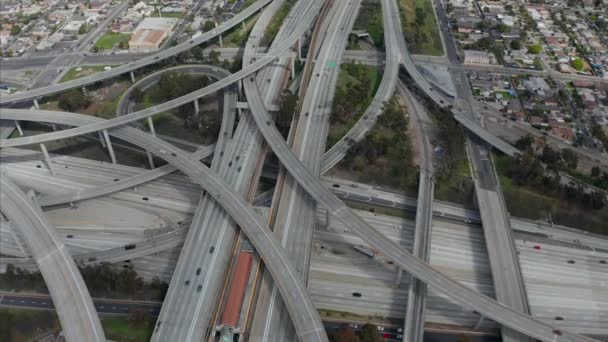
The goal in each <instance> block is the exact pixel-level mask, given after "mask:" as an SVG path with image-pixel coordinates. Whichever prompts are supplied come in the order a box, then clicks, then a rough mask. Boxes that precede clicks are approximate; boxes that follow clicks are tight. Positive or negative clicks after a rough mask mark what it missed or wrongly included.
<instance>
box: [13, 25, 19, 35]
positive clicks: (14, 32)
mask: <svg viewBox="0 0 608 342" xmlns="http://www.w3.org/2000/svg"><path fill="white" fill-rule="evenodd" d="M19 33H21V26H19V25H13V27H11V36H16V35H18V34H19Z"/></svg>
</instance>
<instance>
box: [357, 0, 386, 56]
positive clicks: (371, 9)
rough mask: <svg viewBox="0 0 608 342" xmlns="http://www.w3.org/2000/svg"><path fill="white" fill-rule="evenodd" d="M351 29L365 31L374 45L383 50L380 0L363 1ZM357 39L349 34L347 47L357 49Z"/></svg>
mask: <svg viewBox="0 0 608 342" xmlns="http://www.w3.org/2000/svg"><path fill="white" fill-rule="evenodd" d="M353 30H355V31H365V32H367V33H368V34H369V36H370V37H371V39H372V41H373V42H374V46H375V47H376V48H377V49H379V50H384V25H383V23H382V8H381V7H380V2H364V3H362V4H361V9H360V10H359V15H358V16H357V20H356V21H355V25H354V26H353ZM357 41H358V38H357V37H353V36H352V35H351V37H350V39H349V48H350V49H359V44H358V42H357Z"/></svg>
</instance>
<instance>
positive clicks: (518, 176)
mask: <svg viewBox="0 0 608 342" xmlns="http://www.w3.org/2000/svg"><path fill="white" fill-rule="evenodd" d="M559 156H560V155H559V152H556V151H554V150H551V149H547V148H546V147H545V149H544V150H543V154H542V156H541V159H543V161H544V160H550V161H551V162H553V163H557V162H559V161H558V157H559ZM506 175H507V176H508V177H509V178H510V179H511V180H512V181H513V183H514V184H516V185H520V186H526V187H529V188H531V189H534V190H535V191H538V192H541V193H543V194H547V195H550V196H553V197H555V198H560V199H563V200H566V201H569V202H571V203H576V204H579V205H580V206H582V207H583V208H584V209H594V210H598V209H601V208H603V207H604V204H605V203H604V198H605V195H604V194H603V193H601V192H598V191H586V189H585V188H584V187H583V186H582V185H581V184H575V183H573V182H571V183H569V184H562V183H561V182H560V176H559V174H558V173H557V172H555V170H550V169H545V168H544V167H543V166H542V164H541V162H540V160H539V159H537V158H536V157H534V156H533V155H531V154H528V153H525V154H520V155H517V156H515V157H509V162H508V167H507V170H506Z"/></svg>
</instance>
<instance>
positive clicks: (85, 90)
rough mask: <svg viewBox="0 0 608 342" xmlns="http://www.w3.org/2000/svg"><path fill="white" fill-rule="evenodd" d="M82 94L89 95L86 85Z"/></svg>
mask: <svg viewBox="0 0 608 342" xmlns="http://www.w3.org/2000/svg"><path fill="white" fill-rule="evenodd" d="M82 94H84V95H85V96H86V95H87V88H85V87H84V86H83V87H82Z"/></svg>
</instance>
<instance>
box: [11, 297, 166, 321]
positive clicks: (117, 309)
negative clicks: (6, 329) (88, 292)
mask: <svg viewBox="0 0 608 342" xmlns="http://www.w3.org/2000/svg"><path fill="white" fill-rule="evenodd" d="M160 304H161V303H158V302H140V301H128V300H107V299H99V298H93V305H94V306H95V310H96V311H97V313H99V314H112V315H128V314H129V312H131V311H133V310H141V311H145V312H146V313H147V314H149V315H151V316H152V317H157V316H158V312H159V311H160ZM0 307H11V308H28V309H39V310H55V305H54V304H53V301H52V299H51V297H50V296H45V295H37V294H36V295H30V294H19V293H6V294H5V293H2V294H0Z"/></svg>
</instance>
